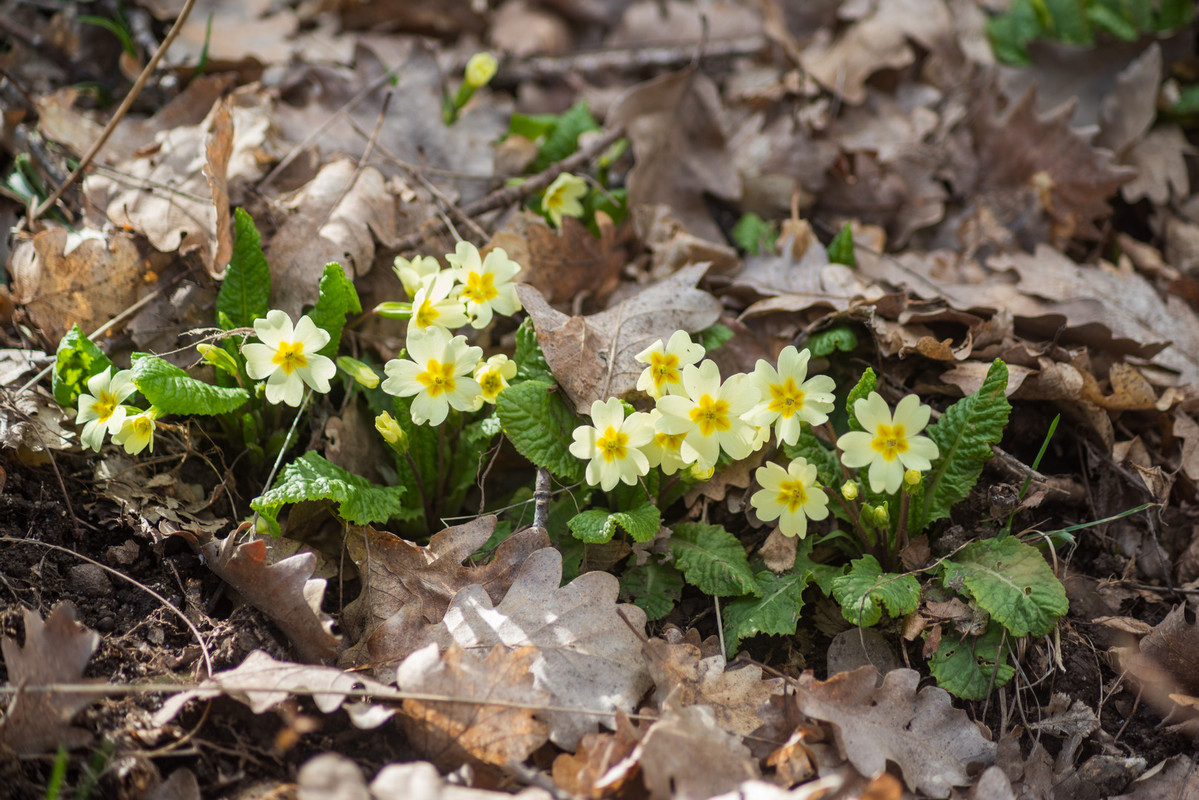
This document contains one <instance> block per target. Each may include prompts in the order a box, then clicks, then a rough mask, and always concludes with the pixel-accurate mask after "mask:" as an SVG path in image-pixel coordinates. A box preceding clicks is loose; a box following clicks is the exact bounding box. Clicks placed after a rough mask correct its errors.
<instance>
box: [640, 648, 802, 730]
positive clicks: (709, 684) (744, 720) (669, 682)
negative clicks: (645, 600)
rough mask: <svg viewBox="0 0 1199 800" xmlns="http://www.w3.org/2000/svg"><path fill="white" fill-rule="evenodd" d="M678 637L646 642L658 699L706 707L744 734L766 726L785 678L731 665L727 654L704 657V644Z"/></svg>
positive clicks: (726, 725) (725, 725)
mask: <svg viewBox="0 0 1199 800" xmlns="http://www.w3.org/2000/svg"><path fill="white" fill-rule="evenodd" d="M671 632H672V633H674V634H676V635H675V636H674V637H672V638H674V639H678V640H679V641H667V640H665V639H650V640H649V641H648V642H646V643H645V647H644V652H645V660H646V663H647V664H648V665H649V674H650V676H651V677H652V678H653V681H654V685H655V687H656V688H655V691H654V696H655V698H656V699H657V701H658V703H659V704H661V703H663V702H665V700H666V698H667V697H670V698H673V700H674V702H676V703H677V704H678V705H679V707H680V708H681V707H683V706H693V705H705V706H709V707H711V709H712V711H713V713H714V714H715V715H716V723H717V724H718V725H719V726H720V727H721V728H723V729H724V730H726V731H728V732H729V733H734V734H737V735H739V736H746V735H748V734H750V733H753V732H754V731H755V730H757V729H758V728H760V727H761V726H762V725H763V724H765V722H766V720H765V719H764V717H765V716H766V714H765V713H763V712H766V711H768V710H769V709H767V708H766V706H768V705H769V704H770V699H771V697H774V696H776V695H781V694H782V692H783V679H782V678H769V679H767V678H763V677H762V668H761V667H758V666H754V665H748V666H743V667H740V668H739V669H733V670H730V669H727V664H726V662H725V659H724V656H722V655H715V656H710V657H708V658H703V657H702V656H701V654H700V649H699V647H697V646H695V645H694V644H690V643H688V642H684V641H681V636H679V635H678V631H677V630H672V631H671Z"/></svg>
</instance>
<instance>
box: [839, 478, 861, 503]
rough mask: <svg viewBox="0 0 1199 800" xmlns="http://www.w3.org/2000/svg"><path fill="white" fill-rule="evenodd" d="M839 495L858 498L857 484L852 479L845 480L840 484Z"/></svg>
mask: <svg viewBox="0 0 1199 800" xmlns="http://www.w3.org/2000/svg"><path fill="white" fill-rule="evenodd" d="M841 496H842V497H844V498H845V499H846V500H857V499H858V485H857V484H856V483H855V482H853V481H846V482H845V483H843V484H841Z"/></svg>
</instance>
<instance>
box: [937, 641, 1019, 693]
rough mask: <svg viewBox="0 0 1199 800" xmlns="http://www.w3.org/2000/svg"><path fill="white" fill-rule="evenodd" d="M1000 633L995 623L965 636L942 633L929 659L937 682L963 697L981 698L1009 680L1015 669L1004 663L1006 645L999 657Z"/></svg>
mask: <svg viewBox="0 0 1199 800" xmlns="http://www.w3.org/2000/svg"><path fill="white" fill-rule="evenodd" d="M1002 636H1003V629H1002V628H1000V627H999V626H998V625H991V626H988V628H987V632H986V633H984V634H983V635H982V636H967V637H965V638H964V639H963V638H962V637H961V636H959V635H958V634H957V633H954V632H947V633H945V634H944V636H943V638H942V639H941V645H940V646H939V647H938V648H937V651H936V652H935V653H933V656H932V658H930V659H929V660H928V669H929V672H931V673H932V676H933V677H934V678H936V680H937V685H938V686H940V687H941V688H942V689H944V690H945V691H947V692H949V693H950V694H952V695H955V696H956V697H960V698H962V699H963V700H982V699H983V698H985V697H986V696H987V692H988V690H989V689H991V688H992V687H994V688H999V687H1000V686H1003V685H1004V684H1005V683H1007V682H1008V681H1010V680H1011V679H1012V676H1013V675H1015V674H1016V670H1015V669H1014V668H1013V667H1012V665H1010V664H1008V663H1007V653H1006V648H1004V649H1005V652H1004V653H1003V655H1002V656H1001V655H1000V653H999V644H1000V641H1001V639H1002ZM992 676H993V677H994V681H993V682H992Z"/></svg>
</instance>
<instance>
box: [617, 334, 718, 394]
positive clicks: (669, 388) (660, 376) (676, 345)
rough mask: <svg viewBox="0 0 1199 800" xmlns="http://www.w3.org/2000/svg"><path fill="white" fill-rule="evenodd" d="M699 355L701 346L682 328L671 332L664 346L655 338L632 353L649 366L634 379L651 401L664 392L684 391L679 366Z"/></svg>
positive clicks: (675, 392)
mask: <svg viewBox="0 0 1199 800" xmlns="http://www.w3.org/2000/svg"><path fill="white" fill-rule="evenodd" d="M703 357H704V346H703V345H701V344H696V343H695V342H693V341H691V336H690V335H688V333H687V332H686V331H675V332H674V333H672V334H671V335H670V340H669V341H668V342H667V343H666V346H665V347H663V346H662V340H661V339H659V340H658V341H656V342H654V343H653V344H651V345H650V346H649V347H647V348H645V349H644V350H642V351H641V352H640V353H638V354H637V355H635V356H633V358H634V359H636V360H637V361H640V362H641V363H642V364H648V365H649V366H647V367H646V368H645V369H644V370H642V371H641V375H640V376H639V377H638V378H637V388H638V389H640V390H641V391H643V392H645V393H646V394H648V395H649V396H650V397H652V398H654V399H655V400H657V399H658V398H659V397H661V396H662V395H664V394H685V393H686V389H684V388H683V374H682V369H683V367H686V366H688V365H690V364H696V363H698V362H699V360H700V359H701V358H703Z"/></svg>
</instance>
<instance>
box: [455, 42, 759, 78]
mask: <svg viewBox="0 0 1199 800" xmlns="http://www.w3.org/2000/svg"><path fill="white" fill-rule="evenodd" d="M767 44H768V41H767V39H766V37H764V36H743V37H739V38H736V39H723V40H720V39H718V40H715V41H712V40H709V41H707V42H706V43H704V46H703V52H702V54H701V58H702V59H703V60H704V61H705V62H709V63H710V62H712V61H720V60H729V59H733V58H741V57H744V56H752V55H756V54H758V53H760V52H762V49H763V48H764V47H766V46H767ZM696 45H697V43H696V42H684V43H682V44H672V45H663V46H659V47H655V46H653V45H649V46H646V45H637V46H633V47H627V48H619V49H611V50H592V51H590V52H582V53H574V54H572V55H569V56H542V57H539V58H525V59H521V60H519V61H512V62H509V63H504V64H502V65H501V66H500V70H499V72H498V73H497V74H496V76H495V79H494V82H495V83H496V84H497V85H500V86H507V85H514V84H517V83H520V82H522V81H546V80H557V79H561V78H563V77H565V76H574V75H591V74H599V73H603V74H605V75H610V74H612V73H613V72H641V71H644V70H651V69H653V70H660V69H671V68H678V67H683V66H686V65H687V64H690V63H691V62H692V61H693V60H694V59H695V54H696ZM462 66H463V67H465V66H466V64H465V62H463V64H462Z"/></svg>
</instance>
